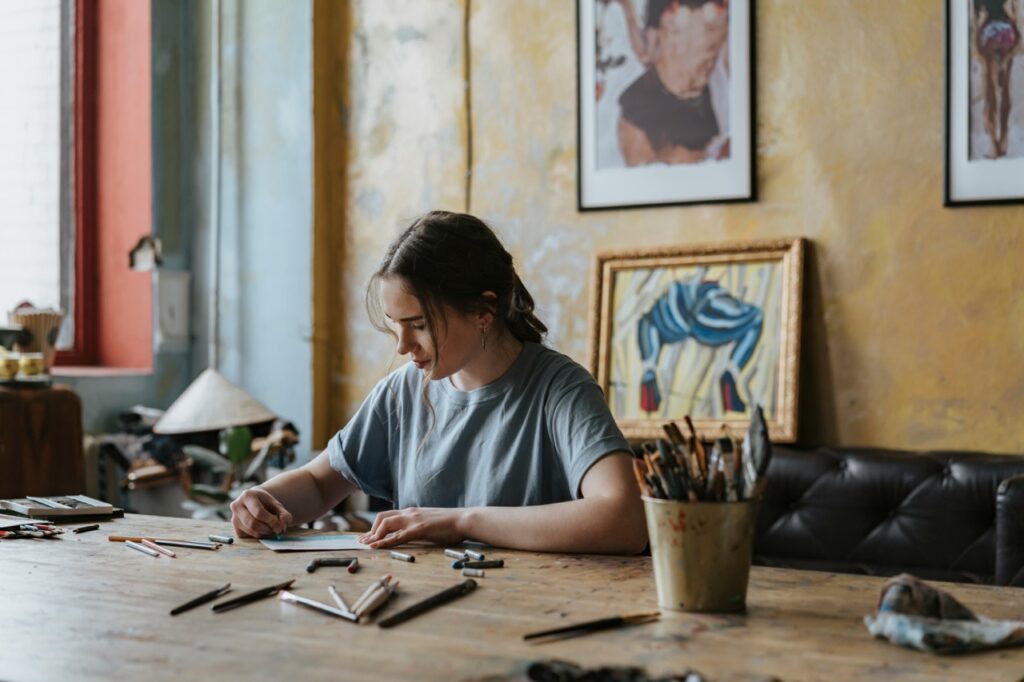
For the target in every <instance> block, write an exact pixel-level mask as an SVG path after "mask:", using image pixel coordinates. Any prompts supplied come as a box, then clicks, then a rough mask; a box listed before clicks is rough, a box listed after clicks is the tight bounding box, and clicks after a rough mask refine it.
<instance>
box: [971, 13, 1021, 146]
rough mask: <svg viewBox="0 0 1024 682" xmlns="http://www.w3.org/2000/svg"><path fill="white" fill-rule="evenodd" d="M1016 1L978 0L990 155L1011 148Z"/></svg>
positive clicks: (978, 37)
mask: <svg viewBox="0 0 1024 682" xmlns="http://www.w3.org/2000/svg"><path fill="white" fill-rule="evenodd" d="M1015 5H1016V3H1015V2H1014V1H1013V0H974V14H975V22H976V25H977V33H976V35H975V41H976V45H977V47H978V53H979V54H980V55H981V57H982V60H983V64H984V69H983V74H982V76H983V79H984V81H985V132H987V133H988V136H989V138H990V139H991V140H992V151H991V152H990V154H989V157H990V158H998V157H1000V156H1006V153H1007V151H1008V150H1009V138H1008V136H1007V134H1008V123H1009V118H1010V107H1011V97H1010V75H1011V73H1012V72H1013V61H1014V59H1015V58H1016V56H1017V53H1018V51H1019V48H1020V30H1019V29H1018V28H1017V17H1016V15H1015V11H1014V10H1015Z"/></svg>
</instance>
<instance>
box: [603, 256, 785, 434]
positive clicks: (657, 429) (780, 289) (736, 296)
mask: <svg viewBox="0 0 1024 682" xmlns="http://www.w3.org/2000/svg"><path fill="white" fill-rule="evenodd" d="M803 259H804V242H803V240H802V239H784V240H772V241H757V242H745V243H734V244H716V245H704V246H689V247H670V248H662V249H656V250H644V251H620V252H613V253H603V254H599V255H598V257H597V268H596V269H595V275H594V281H593V291H592V310H591V338H590V369H591V371H592V372H593V374H594V376H595V377H597V382H598V384H599V385H600V386H601V388H602V390H604V392H605V396H606V397H607V399H608V405H609V407H610V408H611V412H612V415H614V417H615V420H616V422H617V423H618V425H619V427H620V428H621V429H622V431H623V433H624V434H625V435H626V437H627V438H631V439H650V438H656V437H660V436H661V435H662V434H663V431H662V425H663V424H664V423H665V422H666V421H669V420H671V421H678V422H680V424H679V425H680V427H681V428H683V430H684V431H685V426H684V425H683V424H682V420H683V418H684V417H685V416H687V415H689V416H690V418H691V419H692V420H693V422H694V426H695V428H696V429H697V431H698V432H700V433H701V434H703V435H706V436H711V435H714V436H718V435H720V434H721V427H722V425H723V424H726V425H728V426H729V427H730V428H732V429H734V430H735V431H736V432H737V434H738V435H742V434H743V433H745V432H746V429H747V426H748V425H749V423H750V418H751V415H752V414H753V409H754V406H755V405H760V406H761V408H762V409H763V410H764V416H765V419H766V421H767V422H768V429H769V434H770V436H771V438H772V440H773V441H775V442H779V443H786V442H793V441H795V440H796V437H797V387H798V384H797V379H798V373H799V357H800V314H801V290H802V283H803Z"/></svg>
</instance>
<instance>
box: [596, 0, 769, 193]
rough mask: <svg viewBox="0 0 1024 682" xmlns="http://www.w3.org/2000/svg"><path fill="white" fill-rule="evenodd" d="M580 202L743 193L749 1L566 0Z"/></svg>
mask: <svg viewBox="0 0 1024 682" xmlns="http://www.w3.org/2000/svg"><path fill="white" fill-rule="evenodd" d="M576 21H577V41H576V45H577V100H578V101H577V105H578V106H577V115H578V121H577V193H578V206H579V209H580V210H581V211H587V210H597V209H612V208H632V207H644V206H664V205H673V204H688V203H711V202H725V201H752V200H753V199H755V189H754V150H755V145H754V31H753V23H754V3H753V0H577V3H576Z"/></svg>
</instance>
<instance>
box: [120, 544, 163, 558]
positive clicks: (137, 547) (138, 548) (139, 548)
mask: <svg viewBox="0 0 1024 682" xmlns="http://www.w3.org/2000/svg"><path fill="white" fill-rule="evenodd" d="M124 545H125V547H131V548H132V549H134V550H135V551H137V552H142V553H143V554H148V555H149V556H155V557H156V558H157V559H159V558H160V553H159V552H154V551H153V550H151V549H150V548H149V547H146V546H145V545H140V544H139V543H137V542H132V541H131V540H128V541H126V542H125V543H124Z"/></svg>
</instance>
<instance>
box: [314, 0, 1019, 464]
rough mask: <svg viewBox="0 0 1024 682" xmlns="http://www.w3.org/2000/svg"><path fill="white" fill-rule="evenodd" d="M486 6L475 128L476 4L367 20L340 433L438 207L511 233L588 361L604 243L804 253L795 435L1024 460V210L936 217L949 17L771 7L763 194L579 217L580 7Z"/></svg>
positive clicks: (549, 305) (356, 81) (763, 74)
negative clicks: (384, 305)
mask: <svg viewBox="0 0 1024 682" xmlns="http://www.w3.org/2000/svg"><path fill="white" fill-rule="evenodd" d="M470 5H471V12H470V14H471V16H470V23H469V33H468V35H469V46H470V48H469V56H470V62H469V63H470V73H471V78H470V95H471V107H470V109H469V110H470V111H471V117H470V121H471V125H467V117H466V114H467V108H466V102H465V96H464V91H463V76H464V73H465V65H466V64H465V61H464V59H465V50H464V32H463V28H464V26H463V21H464V10H465V3H464V2H456V1H452V2H440V1H436V0H435V1H431V2H416V3H409V2H407V1H404V0H386V1H385V0H362V1H361V2H354V3H352V5H351V8H352V9H351V12H352V17H351V19H352V21H351V25H352V31H353V36H352V40H351V49H350V51H349V54H348V57H349V63H348V77H347V81H348V82H347V87H348V101H349V103H350V109H349V111H348V124H347V125H348V130H349V133H350V138H349V152H348V154H349V158H348V171H347V176H346V192H347V194H346V198H345V205H346V213H347V216H348V220H347V225H346V232H345V235H344V244H345V248H344V250H343V256H341V257H339V259H338V260H339V261H340V262H338V263H334V264H332V266H331V267H332V270H333V272H334V279H333V281H332V282H331V285H332V286H338V287H339V291H340V292H341V293H340V297H341V298H340V301H339V309H340V310H345V311H346V313H345V315H343V316H339V317H338V319H335V320H333V322H332V326H331V341H330V343H331V347H332V351H333V352H332V358H333V359H332V361H331V366H330V369H329V371H330V373H331V389H330V391H329V397H330V407H329V410H328V412H329V415H330V419H331V420H332V421H333V426H332V429H333V428H337V427H340V426H341V425H343V423H344V421H345V419H347V418H348V416H350V415H351V414H352V412H353V411H354V410H355V408H356V407H357V406H358V404H359V402H360V400H361V398H362V396H363V395H364V394H365V392H366V391H367V390H368V389H369V388H370V387H371V386H372V385H373V384H374V383H375V382H376V381H377V380H378V379H379V378H380V377H381V376H382V375H383V373H384V372H385V371H386V370H387V368H388V366H389V362H392V356H391V345H390V342H389V340H388V339H387V338H386V337H383V336H382V335H380V334H379V333H378V332H376V331H375V330H373V329H372V327H370V325H369V324H368V322H367V321H366V315H365V313H364V312H363V302H362V300H363V291H364V286H365V282H366V280H367V278H368V276H369V275H370V273H372V271H373V270H374V268H375V267H376V265H377V263H378V261H379V259H380V257H381V255H382V254H383V250H384V248H385V246H386V244H387V243H388V241H389V240H390V239H391V238H392V237H393V236H394V235H395V233H396V232H397V231H398V229H399V228H400V227H402V226H404V225H405V224H407V223H408V221H409V219H411V218H412V217H414V216H415V215H417V214H419V213H421V212H422V211H424V210H427V209H429V208H435V207H436V208H449V209H456V210H467V209H468V210H469V211H470V212H472V213H475V214H477V215H480V216H481V217H483V218H485V219H486V220H488V221H489V222H490V223H491V224H492V225H493V226H494V227H495V228H496V229H497V230H498V231H499V233H500V234H501V235H502V236H503V238H504V239H505V241H506V243H507V244H508V245H509V247H510V250H511V251H512V253H513V255H514V256H515V257H516V260H517V264H518V267H519V269H520V272H521V274H522V277H523V280H524V281H525V282H526V284H527V286H528V287H529V288H530V289H531V291H532V293H533V294H534V297H535V298H536V299H537V302H538V306H539V311H540V314H541V317H542V319H544V320H545V321H546V322H547V323H548V325H549V327H550V328H551V334H550V337H549V340H550V343H551V344H552V345H553V346H555V347H557V348H559V349H561V350H563V351H564V352H566V353H568V354H569V355H571V356H572V357H574V358H576V359H577V360H578V361H580V362H581V363H586V359H587V338H588V334H587V332H588V321H587V313H588V295H589V292H588V285H587V282H588V276H589V271H590V268H591V265H592V261H593V254H594V253H595V252H596V251H599V250H607V249H616V248H631V247H638V246H645V245H651V246H654V245H669V244H685V243H692V242H707V241H729V240H739V239H750V238H769V237H779V236H804V237H807V238H808V239H809V240H810V242H811V251H810V254H809V262H808V270H807V279H806V284H807V291H806V293H805V299H804V300H805V304H804V314H805V321H804V325H803V349H804V352H803V354H802V375H801V395H800V403H801V407H800V422H801V424H800V433H801V441H803V442H823V443H833V444H848V445H852V444H858V445H879V446H890V447H905V448H972V449H986V450H996V451H1003V452H1024V250H1022V246H1024V244H1022V241H1024V240H1022V238H1021V234H1022V232H1024V207H1016V206H1011V207H986V208H960V209H946V208H943V207H942V168H943V165H942V164H943V87H944V71H943V69H944V52H943V45H944V33H943V32H944V27H943V15H942V5H943V3H941V2H937V1H936V0H901V2H892V1H891V0H857V1H856V2H850V1H849V0H759V1H758V2H757V19H756V21H757V23H756V31H757V60H756V72H757V107H758V108H757V154H758V158H757V183H758V194H759V200H758V201H757V202H756V203H749V204H733V205H714V206H690V207H669V208H657V209H646V210H629V211H602V212H592V213H586V214H581V213H578V212H577V210H576V160H575V159H576V95H575V90H576V85H575V83H576V54H575V50H576V47H575V46H576V39H575V3H573V2H569V1H568V0H560V1H558V2H552V1H551V0H515V1H514V2H512V0H475V1H474V2H472V3H470ZM513 6H514V9H513ZM467 131H471V136H472V145H471V147H467ZM470 150H471V154H472V193H471V202H470V205H469V206H467V205H466V183H465V171H466V164H467V157H468V152H469V151H470Z"/></svg>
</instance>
